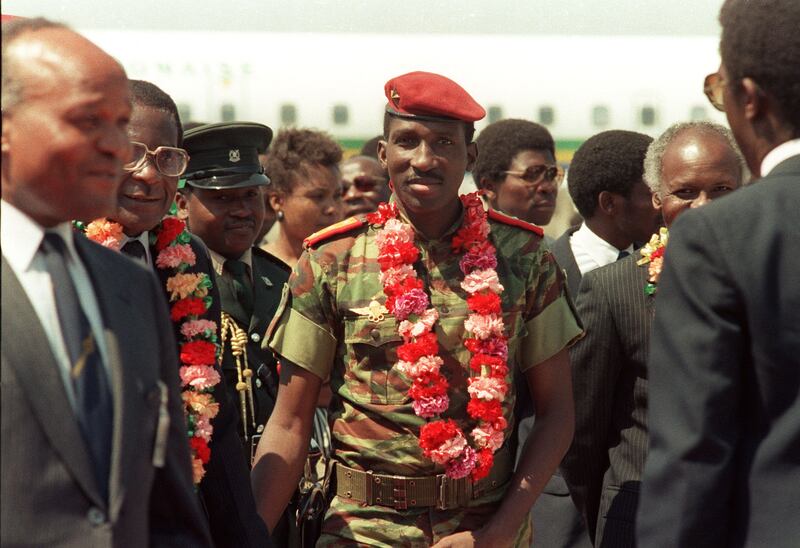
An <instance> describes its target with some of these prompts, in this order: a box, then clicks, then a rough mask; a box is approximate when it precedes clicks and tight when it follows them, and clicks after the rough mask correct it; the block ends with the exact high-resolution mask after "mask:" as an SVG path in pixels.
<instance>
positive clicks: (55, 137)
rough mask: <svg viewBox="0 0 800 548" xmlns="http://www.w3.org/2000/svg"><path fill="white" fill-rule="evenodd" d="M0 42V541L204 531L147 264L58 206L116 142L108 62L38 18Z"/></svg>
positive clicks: (113, 72)
mask: <svg viewBox="0 0 800 548" xmlns="http://www.w3.org/2000/svg"><path fill="white" fill-rule="evenodd" d="M2 40H3V44H2V46H3V47H2V56H3V61H2V69H3V89H2V101H3V105H2V107H3V108H2V116H3V126H2V213H1V214H0V215H1V217H0V218H1V219H2V229H1V232H0V234H1V237H2V250H3V260H2V301H3V306H2V330H3V339H2V373H1V374H2V379H3V382H2V396H1V397H0V406H1V407H2V409H1V410H0V414H1V417H2V418H1V419H0V420H1V421H2V461H0V521H2V529H0V543H2V545H3V546H68V547H72V546H74V547H79V546H80V547H85V546H92V547H94V546H97V547H116V546H120V547H128V546H130V547H139V546H187V547H188V546H191V547H203V546H210V540H209V536H208V530H207V527H206V525H205V523H204V519H203V516H202V514H201V511H200V508H199V504H198V502H197V498H196V496H195V494H194V492H193V488H192V479H191V472H190V468H189V448H188V444H187V441H186V423H185V420H184V417H183V404H182V402H181V396H180V393H179V391H178V375H177V362H176V357H175V356H176V350H175V342H174V340H173V338H172V331H171V326H170V322H169V317H168V316H167V312H166V308H165V306H164V303H163V298H162V297H161V296H160V291H159V288H158V286H157V284H156V280H155V277H154V276H153V275H152V274H151V273H150V272H148V271H147V270H146V269H144V268H143V267H138V266H136V265H135V264H133V263H132V262H131V261H130V260H129V259H126V258H124V257H122V256H121V255H119V254H117V253H114V252H112V251H109V250H106V249H104V248H102V247H101V246H99V245H96V244H94V243H91V242H89V241H88V240H86V239H85V238H83V237H79V236H75V235H74V234H73V232H72V230H71V226H70V224H69V220H70V219H73V218H84V219H93V218H96V217H101V216H105V215H109V214H111V213H113V212H114V210H115V207H116V192H117V186H118V184H119V181H120V176H121V174H122V166H123V165H124V164H125V163H126V162H127V160H128V157H129V155H130V143H129V141H128V136H127V135H126V126H127V123H128V119H129V117H130V113H131V105H130V95H129V90H128V81H127V78H126V76H125V72H124V70H123V69H122V67H121V66H120V65H119V64H118V63H117V62H116V61H114V60H113V59H112V58H111V57H110V56H108V55H107V54H106V53H104V52H103V51H102V50H100V49H99V48H97V47H96V46H95V45H94V44H92V43H91V42H89V41H88V40H86V39H85V38H83V37H82V36H80V35H78V34H76V33H74V32H72V31H71V30H69V29H67V28H66V27H64V26H62V25H58V24H55V23H51V22H49V21H46V20H43V19H30V20H20V21H14V22H11V23H5V24H4V26H3V38H2Z"/></svg>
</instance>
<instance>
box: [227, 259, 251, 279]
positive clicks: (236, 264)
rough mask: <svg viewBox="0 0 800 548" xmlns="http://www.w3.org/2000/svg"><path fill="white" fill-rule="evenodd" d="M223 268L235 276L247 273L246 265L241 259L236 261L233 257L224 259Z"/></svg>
mask: <svg viewBox="0 0 800 548" xmlns="http://www.w3.org/2000/svg"><path fill="white" fill-rule="evenodd" d="M225 269H226V270H228V272H230V273H231V274H233V275H234V277H236V278H239V277H241V276H244V275H245V274H246V273H247V265H246V264H245V263H244V262H243V261H236V260H233V259H228V260H227V261H225Z"/></svg>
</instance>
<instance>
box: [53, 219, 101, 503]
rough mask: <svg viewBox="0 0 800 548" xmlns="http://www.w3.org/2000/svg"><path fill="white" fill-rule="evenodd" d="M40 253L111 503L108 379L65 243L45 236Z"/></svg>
mask: <svg viewBox="0 0 800 548" xmlns="http://www.w3.org/2000/svg"><path fill="white" fill-rule="evenodd" d="M41 253H42V256H43V257H44V261H45V264H46V266H47V271H48V272H49V273H50V278H51V279H52V282H53V293H54V294H55V299H56V310H57V311H58V320H59V324H60V326H61V333H62V335H63V336H64V343H65V344H66V347H67V352H68V354H69V359H70V364H71V367H70V379H71V380H72V388H73V391H74V393H75V411H76V414H77V418H78V424H79V425H80V428H81V433H82V434H83V437H84V439H85V440H86V444H87V447H88V449H89V453H90V455H91V458H92V462H93V463H94V472H95V476H96V478H97V483H98V486H99V488H100V492H101V494H102V495H103V498H104V499H105V500H108V476H109V473H110V470H111V432H112V429H113V424H114V422H113V413H114V408H113V405H112V402H111V391H110V389H109V386H108V378H107V376H106V372H105V368H104V367H103V364H102V360H101V357H100V352H99V349H98V348H97V344H96V342H95V339H94V335H93V333H92V329H91V325H90V324H89V319H88V318H87V317H86V314H84V312H83V308H82V307H81V305H80V300H79V298H78V293H77V291H76V290H75V285H74V283H73V281H72V277H71V276H70V275H69V272H68V270H67V265H66V262H65V257H66V246H65V243H64V240H63V239H62V238H61V236H60V235H59V234H56V233H52V232H47V233H45V237H44V241H43V242H42V246H41Z"/></svg>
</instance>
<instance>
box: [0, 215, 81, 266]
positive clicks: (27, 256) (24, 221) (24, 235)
mask: <svg viewBox="0 0 800 548" xmlns="http://www.w3.org/2000/svg"><path fill="white" fill-rule="evenodd" d="M47 230H48V231H50V232H55V233H57V234H59V235H60V236H61V237H62V238H63V239H64V242H65V243H66V245H67V249H68V250H69V253H71V254H72V255H73V256H77V255H76V253H75V242H74V241H73V237H74V235H73V232H72V224H71V223H69V222H65V223H61V224H58V225H56V226H54V227H52V228H49V229H47ZM44 233H45V228H44V227H43V226H41V225H40V224H39V223H37V222H36V221H34V220H33V219H31V218H30V217H29V216H28V215H27V214H26V213H24V212H23V211H21V210H19V209H17V208H16V207H15V206H13V205H11V204H10V203H8V202H6V201H5V200H0V246H1V247H2V249H3V255H4V256H5V258H6V260H8V262H9V264H10V266H11V267H12V269H13V270H14V271H15V272H25V271H26V270H28V268H29V267H30V266H31V263H32V262H33V258H34V257H35V256H36V253H37V252H38V251H39V247H40V246H41V245H42V240H43V239H44Z"/></svg>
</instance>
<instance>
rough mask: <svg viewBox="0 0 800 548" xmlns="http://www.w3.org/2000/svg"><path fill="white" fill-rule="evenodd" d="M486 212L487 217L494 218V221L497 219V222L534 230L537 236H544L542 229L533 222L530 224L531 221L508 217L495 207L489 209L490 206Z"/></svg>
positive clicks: (530, 230)
mask: <svg viewBox="0 0 800 548" xmlns="http://www.w3.org/2000/svg"><path fill="white" fill-rule="evenodd" d="M488 213H489V218H490V219H492V220H494V221H497V222H498V223H503V224H506V225H511V226H516V227H517V228H521V229H523V230H527V231H529V232H535V233H536V234H538V235H539V236H544V230H542V228H541V227H538V226H536V225H534V224H531V223H528V222H525V221H521V220H519V219H517V218H516V217H510V216H508V215H506V214H505V213H500V212H499V211H497V210H495V209H491V208H490V209H489V212H488Z"/></svg>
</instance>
